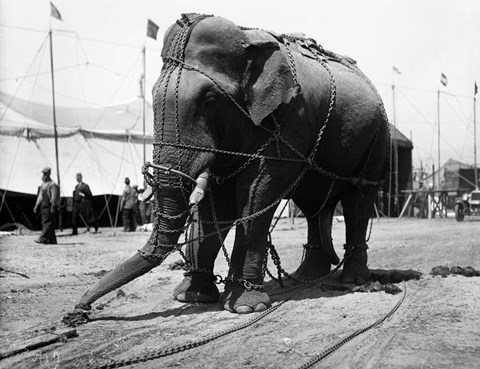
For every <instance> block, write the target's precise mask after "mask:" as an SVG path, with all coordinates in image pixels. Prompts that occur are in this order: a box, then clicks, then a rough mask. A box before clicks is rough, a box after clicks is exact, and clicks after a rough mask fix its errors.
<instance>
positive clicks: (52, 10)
mask: <svg viewBox="0 0 480 369" xmlns="http://www.w3.org/2000/svg"><path fill="white" fill-rule="evenodd" d="M50 15H51V16H52V17H53V18H55V19H58V20H60V21H63V19H62V16H61V15H60V12H59V11H58V9H57V7H56V6H55V5H53V3H50Z"/></svg>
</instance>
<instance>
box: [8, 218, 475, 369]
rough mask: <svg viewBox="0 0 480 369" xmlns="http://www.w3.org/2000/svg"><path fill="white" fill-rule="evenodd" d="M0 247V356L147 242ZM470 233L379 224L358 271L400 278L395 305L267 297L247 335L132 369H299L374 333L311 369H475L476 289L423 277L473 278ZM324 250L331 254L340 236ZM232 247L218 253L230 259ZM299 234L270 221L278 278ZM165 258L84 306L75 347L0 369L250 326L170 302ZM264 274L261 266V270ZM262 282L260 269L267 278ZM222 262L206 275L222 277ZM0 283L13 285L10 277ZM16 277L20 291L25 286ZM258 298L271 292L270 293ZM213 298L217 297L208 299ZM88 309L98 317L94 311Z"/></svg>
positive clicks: (297, 249) (378, 295)
mask: <svg viewBox="0 0 480 369" xmlns="http://www.w3.org/2000/svg"><path fill="white" fill-rule="evenodd" d="M26 233H27V234H23V235H11V236H2V237H1V238H0V245H1V246H0V250H1V254H0V257H1V260H0V267H1V268H2V270H0V283H1V287H0V303H1V315H0V324H1V333H0V338H1V344H0V350H1V352H8V350H11V349H12V347H22V345H25V343H26V342H30V341H29V340H31V339H35V338H36V339H39V337H45V336H46V335H47V334H48V333H52V332H53V333H54V334H55V332H62V330H64V329H66V328H67V327H66V326H65V325H64V324H63V323H62V321H61V320H62V317H63V316H64V315H65V314H66V313H68V312H69V311H71V310H72V308H73V306H74V304H75V302H76V301H77V300H78V299H79V297H80V296H81V295H82V294H83V293H84V292H85V290H86V289H87V288H88V287H90V286H91V285H92V284H93V283H95V281H96V280H98V278H99V276H98V275H99V274H101V273H102V271H104V270H110V269H111V268H113V267H114V266H115V265H116V264H117V263H119V262H121V261H123V260H124V259H126V258H128V257H129V256H131V255H132V254H133V253H134V252H135V251H136V250H137V249H138V248H141V247H142V245H143V243H144V242H145V241H146V239H147V238H148V234H147V233H144V232H135V233H123V232H121V230H120V229H108V228H104V229H101V230H100V232H99V233H97V234H91V233H81V234H80V235H79V236H77V237H71V236H68V232H67V231H65V232H62V233H59V234H58V235H59V237H58V240H59V244H58V245H37V244H35V243H34V242H33V240H34V239H35V237H36V236H37V235H36V234H33V233H31V234H28V232H26ZM479 235H480V220H479V219H474V218H472V219H466V220H465V221H464V222H461V223H459V222H456V221H455V220H453V219H434V220H419V219H400V220H397V219H381V220H380V221H377V220H375V221H374V223H373V232H372V237H371V240H370V242H369V246H370V250H369V266H370V268H372V269H387V270H394V269H413V270H416V271H419V272H422V273H424V274H423V277H422V278H421V279H419V280H410V281H408V282H406V283H405V284H403V282H402V283H399V284H398V287H400V288H401V289H402V291H404V292H402V293H398V294H396V295H393V294H388V293H385V292H383V291H382V292H375V293H374V292H367V293H365V292H353V291H352V289H351V287H352V286H346V287H345V288H341V286H340V285H339V284H338V282H337V281H336V279H335V277H333V278H332V279H331V280H329V281H327V282H325V283H323V284H317V285H315V286H313V287H309V288H300V287H298V288H296V289H295V290H294V291H293V292H288V293H283V294H276V295H274V296H272V300H273V301H274V306H276V305H277V304H279V303H282V302H283V301H285V300H287V301H286V302H284V303H283V304H282V305H281V306H280V307H278V309H276V310H275V311H273V312H272V313H270V314H268V315H267V316H265V317H264V318H263V319H261V320H260V321H258V322H256V323H254V324H252V325H251V326H249V327H247V328H245V329H243V330H239V331H235V332H233V333H231V334H228V335H225V336H223V337H220V338H218V339H216V340H214V341H212V342H209V343H206V344H204V345H202V346H199V347H195V348H192V349H189V350H186V351H184V352H180V353H176V354H174V355H170V356H167V357H161V358H157V359H155V360H149V361H146V362H143V363H139V364H136V365H131V366H129V367H132V368H133V367H134V368H202V369H204V368H306V367H307V366H305V365H304V364H306V363H307V362H308V361H309V360H310V359H312V358H313V359H315V358H316V356H315V355H318V354H319V353H321V352H322V351H323V350H325V349H327V348H329V347H330V346H332V345H334V344H336V343H337V342H339V341H340V340H342V339H344V338H346V337H347V336H349V335H350V334H352V333H354V332H355V331H356V330H359V329H362V328H364V327H367V326H368V325H370V324H372V323H374V322H375V321H377V319H381V318H382V317H384V316H385V315H386V314H388V313H389V312H390V310H391V309H392V308H393V307H394V306H395V305H396V304H397V303H398V302H399V301H400V300H401V299H402V298H403V297H405V300H404V301H403V303H402V304H401V305H400V307H399V308H398V310H397V311H396V312H395V313H394V314H393V315H392V316H391V317H389V318H388V319H386V320H385V321H384V322H383V323H382V324H381V325H380V326H378V327H376V328H374V329H371V330H368V331H366V332H365V333H363V334H361V335H359V336H357V337H355V338H353V339H352V340H350V341H348V342H346V343H345V344H344V345H343V346H341V347H340V348H339V349H338V350H336V351H335V352H333V353H332V354H331V355H329V356H328V357H326V358H325V359H324V360H322V361H321V362H319V363H316V364H315V365H314V366H313V367H315V368H322V367H335V368H475V367H477V368H478V367H479V365H480V364H479V363H480V323H479V322H480V313H479V312H480V277H465V276H461V275H450V276H447V277H445V278H443V277H441V276H432V275H431V274H430V271H431V270H432V268H433V267H435V266H439V265H444V266H448V267H452V266H462V267H466V266H472V267H474V268H475V269H477V270H479V269H480V236H479ZM333 238H334V242H335V244H336V248H337V252H338V253H339V255H343V250H342V245H343V243H344V223H342V222H335V223H334V227H333ZM231 241H232V235H230V236H229V238H228V240H227V246H228V247H227V248H228V249H230V247H231ZM305 241H306V224H305V220H304V219H302V218H299V219H296V220H295V223H294V224H291V223H290V222H289V221H288V220H282V221H281V222H280V223H279V224H278V226H277V228H276V230H275V231H274V233H273V243H274V245H275V246H276V248H277V250H278V252H279V254H280V257H281V260H282V266H283V267H284V269H285V270H287V271H289V272H293V271H294V270H295V269H296V267H297V266H298V265H299V262H300V260H301V257H302V247H301V245H302V244H303V243H304V242H305ZM179 259H180V255H179V254H173V255H171V256H169V258H168V259H167V260H166V261H165V263H164V264H162V265H161V266H160V267H158V268H156V269H154V270H152V271H151V272H149V273H147V274H146V275H144V276H142V277H140V278H138V279H137V280H135V281H133V282H131V283H129V284H127V285H126V286H123V287H122V288H121V292H119V291H116V292H112V293H110V294H108V295H106V296H104V297H103V298H101V299H100V300H98V301H97V303H96V304H94V309H93V310H92V314H91V318H92V321H91V322H89V323H87V324H86V325H82V326H79V327H76V333H77V334H78V336H76V337H74V338H70V339H68V340H66V339H65V340H63V341H59V342H56V343H52V344H49V345H47V346H45V347H43V348H35V349H32V350H30V351H27V352H23V353H19V354H17V355H13V356H10V357H8V358H4V359H3V360H0V368H40V367H42V368H86V367H98V366H101V365H103V364H107V363H111V364H113V363H115V362H116V363H118V365H120V364H121V363H122V360H127V359H130V358H136V357H140V356H143V355H145V354H157V355H156V356H159V355H158V354H159V353H160V352H161V351H162V350H165V349H167V348H170V347H174V346H178V345H183V344H185V343H186V342H188V341H198V340H200V339H203V338H205V337H209V336H210V335H214V334H216V333H218V332H221V331H223V330H225V329H228V328H233V327H238V326H240V325H241V324H244V323H246V322H250V321H251V320H252V318H253V317H256V316H258V315H259V314H253V315H236V314H231V313H229V312H226V311H223V310H222V309H221V307H220V305H219V304H206V305H197V304H182V303H179V302H177V301H175V300H173V298H172V291H173V288H174V286H175V285H177V283H179V282H180V281H181V280H182V278H183V276H182V271H181V270H170V269H169V264H171V263H173V262H175V261H177V260H179ZM269 265H272V264H271V262H270V264H269ZM270 269H271V270H273V268H270ZM226 271H227V264H226V262H225V260H224V257H223V256H221V257H219V259H218V260H217V265H216V270H215V272H216V273H217V274H221V275H225V274H226ZM12 272H17V273H21V274H23V275H24V276H22V275H20V274H15V273H12ZM27 277H28V278H27ZM266 288H267V289H268V290H270V291H277V290H278V286H277V285H276V284H275V283H274V282H271V281H270V282H267V283H266ZM220 290H223V288H222V287H220ZM99 308H100V309H101V310H100V309H99Z"/></svg>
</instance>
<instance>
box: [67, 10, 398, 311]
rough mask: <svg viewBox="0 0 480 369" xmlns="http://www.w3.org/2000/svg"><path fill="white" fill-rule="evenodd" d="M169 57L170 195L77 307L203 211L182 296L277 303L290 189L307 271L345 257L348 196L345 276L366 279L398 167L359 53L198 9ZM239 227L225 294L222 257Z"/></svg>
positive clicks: (160, 99) (176, 29)
mask: <svg viewBox="0 0 480 369" xmlns="http://www.w3.org/2000/svg"><path fill="white" fill-rule="evenodd" d="M162 58H163V63H164V64H163V68H162V71H161V75H160V77H159V79H158V80H157V82H156V84H155V86H154V87H153V109H154V152H153V167H154V169H153V174H149V175H147V176H149V177H148V178H149V181H150V183H151V184H152V188H153V191H154V194H155V202H156V210H155V214H156V220H155V223H154V227H153V232H152V234H151V236H150V238H149V240H148V241H147V243H146V244H145V245H144V247H143V249H142V250H140V251H139V252H138V253H136V254H134V255H133V256H132V257H131V258H130V259H128V260H126V261H124V262H123V263H121V264H120V265H118V266H116V267H115V268H114V269H113V270H112V271H110V272H109V273H108V274H106V275H105V276H103V277H102V278H101V279H100V280H99V281H98V282H97V284H96V285H95V286H93V287H92V288H91V289H90V290H88V291H87V292H86V293H85V294H84V295H83V296H82V297H81V299H80V301H79V302H78V303H77V305H76V307H77V308H80V309H85V310H89V309H90V308H91V304H92V303H93V302H94V301H95V300H97V299H98V298H99V297H101V296H103V295H105V294H106V293H108V292H110V291H112V290H113V289H115V288H118V287H120V286H122V285H123V284H125V283H127V282H129V281H131V280H133V279H134V278H136V277H138V276H141V275H143V274H145V273H146V272H148V271H149V270H151V269H152V268H154V267H156V266H158V265H159V264H160V263H162V262H163V260H164V259H165V258H166V256H167V255H169V254H170V253H171V252H172V250H177V249H178V242H179V238H180V236H181V235H182V234H183V233H184V232H185V223H186V221H187V219H189V220H190V221H191V220H192V219H193V218H194V219H193V220H194V222H193V223H192V229H193V232H192V233H193V239H192V242H190V243H189V244H188V250H187V255H188V260H187V261H188V265H189V267H190V270H189V271H188V272H187V273H186V275H185V278H184V280H183V281H182V282H181V284H180V285H179V286H177V288H176V289H175V291H174V297H175V298H176V299H177V300H179V301H185V302H213V301H217V300H218V299H219V298H221V303H222V304H223V307H224V308H225V309H227V310H229V311H232V312H237V313H250V312H257V311H263V310H265V309H267V308H268V307H269V306H270V299H269V296H268V294H267V293H266V292H265V291H264V290H263V279H264V272H265V271H264V258H265V250H266V247H267V241H268V235H269V226H270V224H271V220H272V218H273V215H274V212H275V208H276V207H277V205H278V203H279V202H280V200H281V199H282V198H290V199H292V200H293V201H294V202H295V204H297V206H298V207H299V208H300V209H301V211H302V212H303V214H304V215H305V217H306V219H307V222H308V234H307V245H306V252H305V256H304V259H303V261H302V263H301V265H300V266H299V268H298V270H297V271H296V274H295V275H296V276H297V277H298V278H301V279H304V280H311V279H315V278H319V277H321V276H324V275H326V274H328V273H329V272H330V270H331V267H332V265H337V264H338V263H339V261H340V260H339V257H338V256H337V255H336V253H335V250H334V248H333V241H332V236H331V225H332V217H333V212H334V209H335V207H336V205H337V203H339V202H341V204H342V207H343V211H344V216H345V227H346V237H345V239H346V242H345V249H346V257H345V262H344V265H343V270H342V273H341V280H342V282H344V283H357V284H361V283H365V282H366V281H367V280H368V279H369V278H370V272H369V269H368V267H367V248H368V247H367V244H366V233H367V228H368V221H369V218H370V217H371V215H372V213H373V205H374V201H375V199H376V196H377V191H378V187H379V186H380V185H381V184H382V183H383V181H384V178H385V177H386V173H387V171H388V168H389V154H390V151H389V147H390V133H389V123H388V119H387V116H386V113H385V110H384V107H383V103H382V101H381V98H380V96H379V94H378V92H377V91H376V89H375V87H374V86H373V85H372V83H371V82H370V81H369V80H368V79H367V77H365V76H364V75H363V73H362V72H361V71H360V70H359V69H358V67H357V66H356V64H355V62H354V61H353V60H352V59H349V58H348V57H343V56H340V55H337V54H335V53H333V52H331V51H327V50H324V49H323V48H322V47H321V46H320V45H319V44H317V43H316V42H315V41H314V40H312V39H308V38H304V37H299V36H294V35H280V34H276V33H273V32H267V31H263V30H258V29H245V28H241V27H239V26H237V25H235V24H234V23H232V22H231V21H229V20H227V19H224V18H222V17H216V16H205V15H198V14H184V15H182V18H181V19H179V20H178V21H177V22H176V23H174V24H173V25H171V26H170V28H169V29H168V30H167V32H166V34H165V37H164V44H163V50H162ZM162 168H169V169H168V170H165V169H162ZM173 171H176V172H177V173H181V174H182V175H176V174H175V173H173ZM186 177H191V178H193V179H194V180H195V181H196V184H197V185H196V186H195V185H194V184H192V181H190V180H188V179H185V178H186ZM194 187H195V191H194V193H193V195H191V192H192V190H193V189H194ZM202 196H203V199H201V198H202ZM199 199H201V200H199ZM192 209H194V210H195V211H192ZM192 214H193V215H194V216H192ZM233 227H235V241H234V245H233V250H232V253H231V255H230V256H229V257H228V263H229V273H228V276H227V278H226V283H225V289H224V292H223V294H222V295H221V296H220V293H219V290H218V288H217V286H216V284H215V283H214V282H215V277H214V274H213V269H214V263H215V259H216V257H217V255H218V253H219V251H220V250H222V244H223V240H224V239H225V238H226V236H227V234H228V232H229V230H230V229H231V228H233ZM195 235H200V236H199V237H198V236H197V237H196V236H195Z"/></svg>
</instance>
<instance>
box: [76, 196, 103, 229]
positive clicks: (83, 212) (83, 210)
mask: <svg viewBox="0 0 480 369" xmlns="http://www.w3.org/2000/svg"><path fill="white" fill-rule="evenodd" d="M79 220H81V221H79ZM83 225H85V226H86V227H87V228H89V227H94V228H95V231H96V230H97V229H98V220H97V216H96V214H95V211H94V210H93V207H92V205H91V204H90V203H88V202H75V203H74V204H73V212H72V233H73V234H77V233H78V227H82V226H83Z"/></svg>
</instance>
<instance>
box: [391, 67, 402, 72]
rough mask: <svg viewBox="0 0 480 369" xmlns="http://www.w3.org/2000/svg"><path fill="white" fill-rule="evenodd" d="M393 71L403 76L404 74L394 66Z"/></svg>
mask: <svg viewBox="0 0 480 369" xmlns="http://www.w3.org/2000/svg"><path fill="white" fill-rule="evenodd" d="M392 69H393V71H394V72H395V73H397V74H402V72H400V71H399V70H398V68H397V67H395V66H394V65H392Z"/></svg>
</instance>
